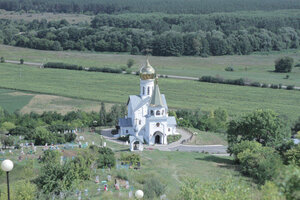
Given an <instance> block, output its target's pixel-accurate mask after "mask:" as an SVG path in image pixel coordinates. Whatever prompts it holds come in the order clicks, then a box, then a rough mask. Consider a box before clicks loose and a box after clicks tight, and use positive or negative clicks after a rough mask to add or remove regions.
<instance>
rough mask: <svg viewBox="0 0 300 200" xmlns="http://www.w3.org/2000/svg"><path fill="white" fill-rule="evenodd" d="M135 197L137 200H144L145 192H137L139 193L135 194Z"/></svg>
mask: <svg viewBox="0 0 300 200" xmlns="http://www.w3.org/2000/svg"><path fill="white" fill-rule="evenodd" d="M135 197H136V198H137V199H141V198H143V197H144V192H143V191H142V190H137V191H136V192H135Z"/></svg>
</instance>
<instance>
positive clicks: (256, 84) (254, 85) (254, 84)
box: [250, 82, 261, 87]
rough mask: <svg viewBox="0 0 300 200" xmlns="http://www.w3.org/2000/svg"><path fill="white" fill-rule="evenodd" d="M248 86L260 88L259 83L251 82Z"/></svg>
mask: <svg viewBox="0 0 300 200" xmlns="http://www.w3.org/2000/svg"><path fill="white" fill-rule="evenodd" d="M250 86H253V87H260V86H261V85H260V83H259V82H252V83H250Z"/></svg>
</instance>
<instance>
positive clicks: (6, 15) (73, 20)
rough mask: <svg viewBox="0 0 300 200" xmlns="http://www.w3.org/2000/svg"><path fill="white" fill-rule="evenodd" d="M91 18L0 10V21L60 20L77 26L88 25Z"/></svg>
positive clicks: (78, 15) (80, 15)
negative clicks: (85, 23) (82, 23)
mask: <svg viewBox="0 0 300 200" xmlns="http://www.w3.org/2000/svg"><path fill="white" fill-rule="evenodd" d="M92 17H93V16H88V15H83V14H64V13H25V12H14V11H6V10H2V9H0V19H10V20H25V21H32V20H35V19H37V20H42V19H46V20H47V21H60V20H62V19H65V20H67V21H68V22H69V23H70V24H77V23H79V22H88V23H90V21H91V18H92Z"/></svg>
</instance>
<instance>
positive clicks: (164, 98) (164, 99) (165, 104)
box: [161, 94, 168, 110]
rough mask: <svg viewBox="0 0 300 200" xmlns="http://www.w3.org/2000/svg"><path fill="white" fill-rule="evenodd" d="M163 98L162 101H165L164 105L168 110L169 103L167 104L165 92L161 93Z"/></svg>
mask: <svg viewBox="0 0 300 200" xmlns="http://www.w3.org/2000/svg"><path fill="white" fill-rule="evenodd" d="M161 99H162V102H163V104H164V106H165V107H166V109H167V110H168V105H167V101H166V97H165V95H164V94H161Z"/></svg>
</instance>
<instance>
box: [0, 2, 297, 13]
mask: <svg viewBox="0 0 300 200" xmlns="http://www.w3.org/2000/svg"><path fill="white" fill-rule="evenodd" d="M0 8H1V9H5V10H9V11H20V10H24V11H26V12H29V11H38V12H59V13H94V14H98V13H108V14H115V13H129V12H135V13H149V12H165V13H193V14H197V13H213V12H233V11H248V10H266V11H270V10H278V9H295V8H300V2H299V1H297V0H285V1H284V2H283V1H281V0H266V1H261V0H251V1H246V0H188V1H187V0H172V1H167V0H165V1H160V0H147V1H146V0H143V1H140V0H127V1H124V0H113V1H108V0H85V1H81V0H0Z"/></svg>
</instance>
